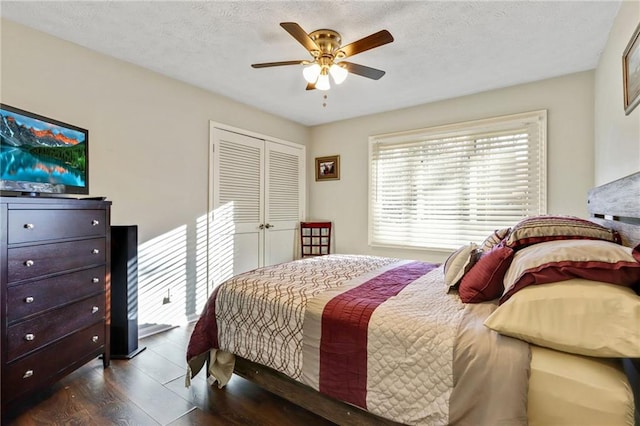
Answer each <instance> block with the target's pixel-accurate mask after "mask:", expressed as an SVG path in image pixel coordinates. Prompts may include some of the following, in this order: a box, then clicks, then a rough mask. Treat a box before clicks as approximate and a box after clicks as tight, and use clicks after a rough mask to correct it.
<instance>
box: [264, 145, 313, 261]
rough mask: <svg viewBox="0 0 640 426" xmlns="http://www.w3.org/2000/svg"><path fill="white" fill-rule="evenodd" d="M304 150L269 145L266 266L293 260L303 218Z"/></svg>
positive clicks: (266, 186)
mask: <svg viewBox="0 0 640 426" xmlns="http://www.w3.org/2000/svg"><path fill="white" fill-rule="evenodd" d="M303 161H304V158H303V155H302V150H300V149H298V148H294V147H291V146H287V145H283V144H279V143H275V142H269V141H267V142H266V164H265V169H266V179H265V222H266V229H265V266H266V265H273V264H276V263H281V262H287V261H290V260H292V259H293V258H294V257H295V255H296V253H297V248H296V247H297V246H296V242H297V238H296V235H297V234H296V228H297V225H298V223H299V221H300V218H301V217H302V210H301V209H302V197H301V195H302V194H301V192H302V169H303Z"/></svg>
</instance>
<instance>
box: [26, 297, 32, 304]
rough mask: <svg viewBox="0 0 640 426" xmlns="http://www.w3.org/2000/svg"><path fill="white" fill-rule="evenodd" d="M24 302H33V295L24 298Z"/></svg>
mask: <svg viewBox="0 0 640 426" xmlns="http://www.w3.org/2000/svg"><path fill="white" fill-rule="evenodd" d="M24 303H33V297H31V296H27V297H25V298H24Z"/></svg>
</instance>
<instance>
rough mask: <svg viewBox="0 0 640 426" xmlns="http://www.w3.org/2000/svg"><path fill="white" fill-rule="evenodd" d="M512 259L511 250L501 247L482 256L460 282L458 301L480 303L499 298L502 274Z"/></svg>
mask: <svg viewBox="0 0 640 426" xmlns="http://www.w3.org/2000/svg"><path fill="white" fill-rule="evenodd" d="M512 259H513V249H511V248H510V247H504V246H502V245H497V246H495V247H494V248H493V249H491V250H490V251H489V252H487V253H486V254H484V255H483V256H482V257H481V258H480V260H478V262H477V263H476V264H475V265H474V266H473V267H472V268H471V269H470V270H469V272H467V273H466V275H465V276H464V277H463V278H462V281H460V287H459V288H458V294H459V295H460V299H461V300H462V301H463V302H464V303H480V302H486V301H489V300H493V299H497V298H498V297H500V296H501V295H502V292H503V291H504V284H503V279H504V274H505V273H506V272H507V269H509V265H511V260H512Z"/></svg>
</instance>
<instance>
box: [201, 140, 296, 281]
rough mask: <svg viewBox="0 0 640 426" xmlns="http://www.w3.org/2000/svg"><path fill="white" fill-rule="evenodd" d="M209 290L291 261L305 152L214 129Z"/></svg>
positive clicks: (293, 254) (294, 243) (291, 146)
mask: <svg viewBox="0 0 640 426" xmlns="http://www.w3.org/2000/svg"><path fill="white" fill-rule="evenodd" d="M212 140H213V147H212V148H213V161H212V164H211V169H212V174H211V178H212V194H211V196H212V200H213V203H212V215H211V216H212V218H211V221H210V227H209V271H210V273H211V274H212V275H211V280H212V282H213V285H214V286H215V285H217V284H219V283H221V282H222V281H224V280H225V279H227V278H230V277H231V276H233V275H237V274H240V273H242V272H246V271H249V270H252V269H255V268H258V267H262V266H268V265H273V264H276V263H281V262H287V261H290V260H293V259H294V258H295V257H296V253H297V241H298V236H297V232H298V230H297V228H298V224H299V222H300V220H301V219H302V218H303V217H304V211H303V206H304V154H305V151H304V147H303V146H301V145H295V144H286V143H279V142H272V141H265V140H263V139H260V138H256V137H252V136H248V135H243V134H240V133H236V132H232V131H228V130H223V129H219V128H213V131H212Z"/></svg>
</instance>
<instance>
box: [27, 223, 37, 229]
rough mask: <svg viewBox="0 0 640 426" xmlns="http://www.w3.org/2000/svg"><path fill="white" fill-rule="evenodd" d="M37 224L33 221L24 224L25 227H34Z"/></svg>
mask: <svg viewBox="0 0 640 426" xmlns="http://www.w3.org/2000/svg"><path fill="white" fill-rule="evenodd" d="M35 227H36V226H35V225H34V224H33V223H25V224H24V229H33V228H35Z"/></svg>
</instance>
